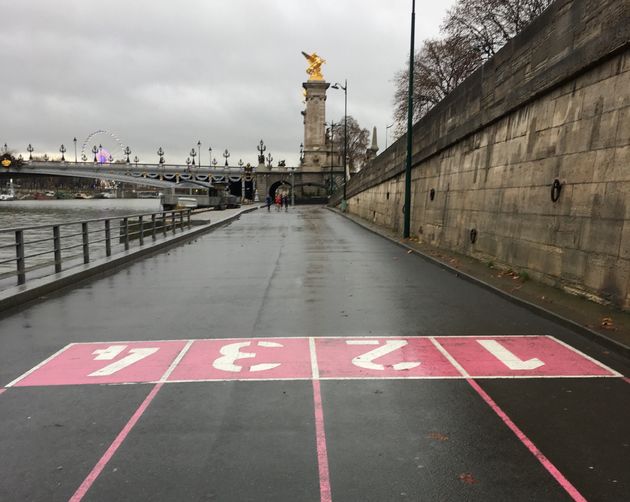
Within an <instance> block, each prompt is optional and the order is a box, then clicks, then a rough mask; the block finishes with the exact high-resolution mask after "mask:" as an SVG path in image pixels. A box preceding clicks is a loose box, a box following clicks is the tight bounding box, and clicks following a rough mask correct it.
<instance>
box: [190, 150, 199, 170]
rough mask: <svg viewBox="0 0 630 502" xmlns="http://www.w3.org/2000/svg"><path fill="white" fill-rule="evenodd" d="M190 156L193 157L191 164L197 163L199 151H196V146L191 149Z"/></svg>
mask: <svg viewBox="0 0 630 502" xmlns="http://www.w3.org/2000/svg"><path fill="white" fill-rule="evenodd" d="M190 156H191V157H192V162H191V164H192V165H193V166H194V165H195V157H196V156H197V152H195V149H194V148H191V149H190Z"/></svg>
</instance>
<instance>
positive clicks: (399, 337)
mask: <svg viewBox="0 0 630 502" xmlns="http://www.w3.org/2000/svg"><path fill="white" fill-rule="evenodd" d="M432 336H433V337H436V338H506V337H509V338H512V337H515V338H540V337H546V338H553V337H551V336H549V335H409V336H405V335H357V336H338V335H337V336H333V335H326V336H315V337H313V338H316V339H327V340H340V339H341V340H343V339H348V338H349V339H374V338H375V339H377V340H378V339H391V340H397V339H410V340H411V339H419V338H431V337H432ZM307 338H309V337H307V336H261V337H255V338H244V337H241V338H239V337H230V338H194V339H193V341H195V342H211V341H215V342H222V341H231V340H252V341H257V340H261V341H264V340H275V339H278V340H306V339H307ZM182 341H183V339H181V338H180V339H175V340H173V339H171V340H114V341H109V340H108V341H105V342H77V343H72V344H70V345H98V344H103V343H112V344H114V343H121V344H122V343H127V344H129V343H147V342H154V343H157V342H182Z"/></svg>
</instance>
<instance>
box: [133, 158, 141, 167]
mask: <svg viewBox="0 0 630 502" xmlns="http://www.w3.org/2000/svg"><path fill="white" fill-rule="evenodd" d="M133 161H134V162H135V164H136V169H138V162H140V159H139V158H138V156H137V155H136V156H135V157H134V158H133Z"/></svg>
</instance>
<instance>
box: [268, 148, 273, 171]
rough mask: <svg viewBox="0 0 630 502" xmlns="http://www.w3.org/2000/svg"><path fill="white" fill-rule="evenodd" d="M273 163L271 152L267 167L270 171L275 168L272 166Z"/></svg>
mask: <svg viewBox="0 0 630 502" xmlns="http://www.w3.org/2000/svg"><path fill="white" fill-rule="evenodd" d="M272 162H273V157H272V156H271V152H269V153H268V154H267V167H268V168H269V169H271V168H272V167H273V166H272V164H271V163H272Z"/></svg>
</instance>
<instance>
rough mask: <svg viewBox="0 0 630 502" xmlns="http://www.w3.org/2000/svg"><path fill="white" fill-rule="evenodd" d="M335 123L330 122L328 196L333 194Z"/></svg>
mask: <svg viewBox="0 0 630 502" xmlns="http://www.w3.org/2000/svg"><path fill="white" fill-rule="evenodd" d="M335 125H336V124H335V123H334V122H331V123H330V196H331V197H332V194H333V159H334V157H335V149H334V144H335V143H334V140H335Z"/></svg>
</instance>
